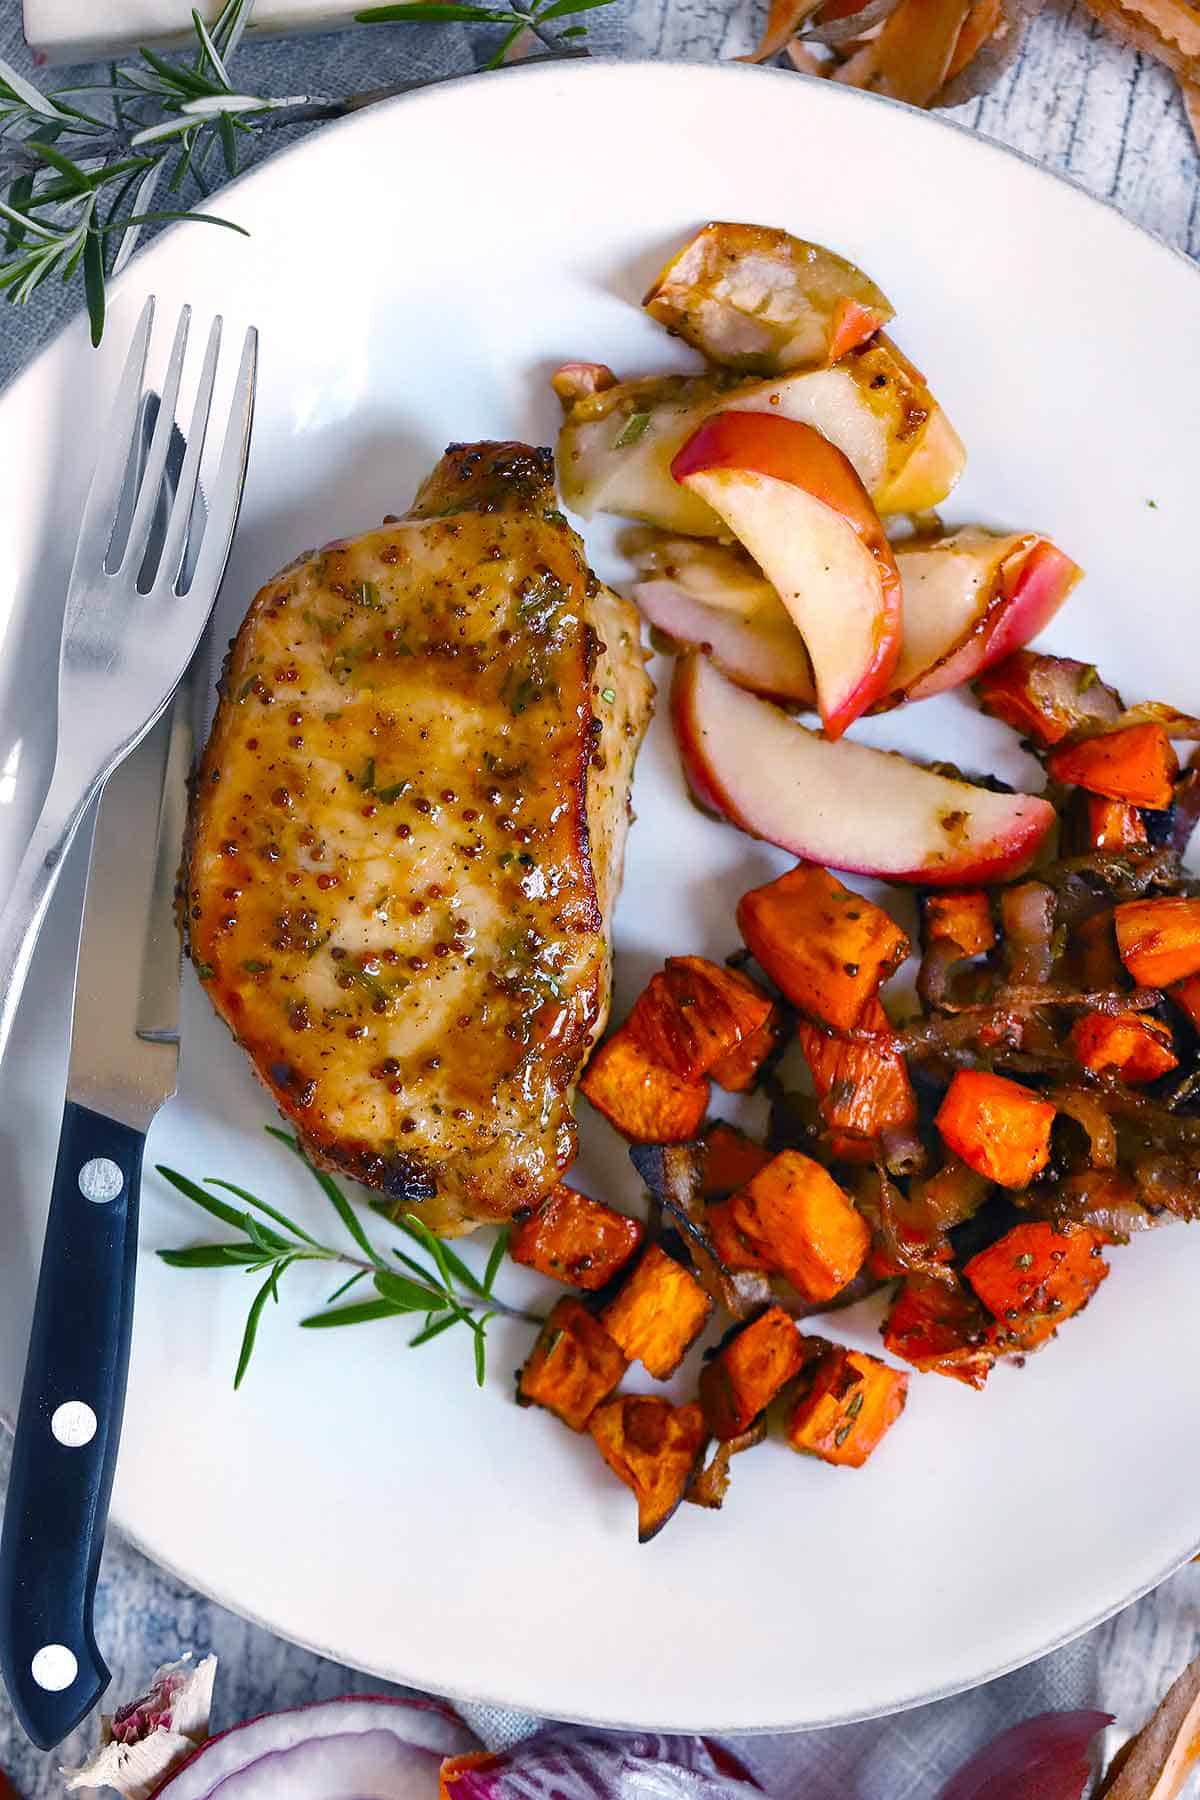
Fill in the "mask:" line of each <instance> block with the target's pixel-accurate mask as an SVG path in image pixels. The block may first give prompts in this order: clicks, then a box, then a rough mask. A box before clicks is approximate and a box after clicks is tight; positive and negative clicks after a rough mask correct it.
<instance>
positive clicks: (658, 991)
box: [624, 956, 773, 1082]
mask: <svg viewBox="0 0 1200 1800" xmlns="http://www.w3.org/2000/svg"><path fill="white" fill-rule="evenodd" d="M772 1010H773V1002H772V1000H771V998H770V996H769V995H768V994H765V993H764V992H763V990H762V988H760V987H759V985H758V983H757V982H755V981H751V980H750V977H749V976H748V975H742V974H740V973H739V972H738V971H737V970H736V969H725V968H722V967H721V965H720V963H714V962H709V961H708V960H707V959H706V958H705V957H703V956H669V957H668V958H667V962H666V966H665V968H664V969H663V971H662V973H661V974H660V975H655V976H653V977H652V979H651V980H650V982H649V983H648V985H647V987H646V988H645V990H644V992H643V993H642V994H641V995H640V997H639V999H638V1001H637V1003H636V1005H635V1006H634V1009H633V1011H632V1012H631V1013H630V1015H629V1017H628V1019H626V1021H625V1026H624V1029H625V1030H626V1031H627V1032H628V1033H629V1035H630V1037H631V1038H632V1039H633V1041H634V1042H635V1043H636V1044H637V1045H638V1047H639V1048H640V1049H641V1050H643V1051H644V1052H645V1054H646V1055H647V1056H648V1057H649V1058H650V1060H651V1061H652V1062H656V1063H659V1064H660V1065H661V1066H662V1067H663V1068H664V1069H668V1070H669V1071H670V1072H671V1074H672V1075H674V1076H675V1077H676V1078H677V1079H678V1080H679V1081H690V1082H695V1081H699V1080H700V1079H701V1078H702V1077H703V1076H705V1075H707V1074H708V1072H709V1070H710V1069H711V1068H712V1066H713V1064H714V1063H715V1062H719V1061H720V1060H721V1058H722V1057H723V1056H727V1055H728V1054H729V1053H730V1052H731V1051H735V1050H737V1048H738V1046H739V1045H740V1044H741V1043H742V1042H743V1041H744V1040H745V1039H746V1038H748V1037H750V1036H752V1035H753V1033H754V1032H756V1031H758V1030H759V1029H760V1028H761V1027H762V1026H763V1025H765V1024H766V1022H767V1020H768V1019H769V1018H770V1016H771V1012H772Z"/></svg>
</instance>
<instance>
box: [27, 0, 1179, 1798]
mask: <svg viewBox="0 0 1200 1800" xmlns="http://www.w3.org/2000/svg"><path fill="white" fill-rule="evenodd" d="M16 10H17V9H15V8H11V10H8V11H6V10H4V0H0V56H3V57H6V58H8V59H9V60H11V61H13V62H15V63H17V64H18V66H20V67H21V68H22V69H23V70H25V71H26V72H30V65H29V63H28V60H27V59H24V58H23V51H22V50H21V49H20V47H19V24H18V21H17V19H16V17H15V13H16ZM759 16H760V5H759V3H758V0H617V4H615V5H613V6H612V7H610V8H608V9H606V10H604V11H601V12H598V13H593V14H591V15H590V19H591V21H592V23H591V41H592V44H593V47H594V48H595V49H596V50H597V51H598V52H601V53H604V54H615V55H624V56H641V57H646V56H650V57H688V58H705V57H714V56H732V55H737V54H738V53H739V52H741V51H743V50H744V49H746V48H747V47H748V46H749V44H750V43H751V42H752V41H753V37H754V35H755V33H756V30H757V26H758V20H759ZM367 35H369V36H370V40H371V41H370V47H369V48H368V47H367V46H366V45H365V44H364V43H363V42H362V36H363V34H362V33H355V32H351V33H347V34H345V35H343V36H341V37H337V38H329V39H321V40H319V41H313V40H309V41H307V42H303V43H297V44H288V45H262V46H256V47H254V48H253V49H250V50H247V51H246V52H244V54H243V56H242V58H241V60H240V61H239V64H238V68H239V71H240V72H241V73H242V74H243V75H244V77H245V80H246V84H247V86H248V87H249V89H250V91H254V92H264V91H265V92H272V91H274V92H286V93H296V92H302V91H306V90H312V89H316V90H318V91H321V92H325V93H341V92H350V91H353V90H354V89H355V88H356V87H368V86H376V85H378V84H379V82H380V80H381V79H388V78H391V79H400V78H402V77H403V76H404V75H405V74H407V73H419V74H429V75H432V74H438V73H449V72H455V71H459V70H463V71H465V70H466V69H469V68H470V67H472V66H473V58H474V56H475V54H476V47H475V46H474V45H473V44H472V42H471V39H470V37H469V36H468V34H467V32H466V30H465V29H464V28H462V27H457V26H449V27H439V28H424V27H419V26H406V27H404V28H402V29H398V30H397V31H396V32H394V33H389V34H388V36H387V40H386V42H387V52H386V55H381V44H382V43H383V40H382V39H380V38H379V37H378V36H377V35H376V34H374V33H371V34H367ZM74 74H75V72H74V71H73V72H72V76H74ZM952 116H954V117H956V118H958V119H959V120H960V121H961V122H962V123H964V124H966V125H969V126H971V127H973V128H975V129H977V130H979V131H982V132H984V133H986V134H987V135H988V136H990V137H993V138H996V139H998V140H999V141H1000V142H1002V143H1005V144H1008V145H1011V146H1012V147H1014V148H1015V149H1017V150H1020V151H1022V152H1023V153H1024V154H1025V155H1027V156H1029V157H1031V158H1033V159H1034V160H1035V161H1038V162H1041V163H1043V164H1045V166H1046V167H1048V168H1051V169H1054V170H1057V171H1058V172H1060V173H1062V174H1065V175H1068V176H1070V177H1071V179H1072V180H1074V181H1076V182H1078V183H1079V184H1080V185H1081V186H1083V187H1085V188H1087V189H1088V190H1089V191H1090V192H1091V193H1093V194H1097V195H1099V196H1101V197H1102V198H1104V199H1106V200H1109V201H1111V202H1112V203H1113V204H1115V205H1116V206H1118V207H1119V208H1120V209H1121V210H1122V211H1123V212H1124V213H1126V214H1127V215H1128V216H1129V217H1130V218H1132V219H1135V220H1137V221H1138V222H1139V223H1141V224H1143V225H1145V226H1147V227H1149V229H1151V230H1152V231H1155V232H1157V233H1158V234H1159V235H1160V236H1161V237H1163V238H1165V239H1166V241H1167V242H1168V243H1170V244H1172V245H1173V246H1175V247H1176V248H1177V249H1179V250H1182V251H1184V252H1185V253H1187V254H1190V255H1192V256H1200V157H1198V156H1197V152H1196V148H1195V145H1194V143H1193V140H1192V137H1191V133H1190V131H1189V129H1188V126H1187V124H1186V122H1185V120H1184V116H1183V111H1182V107H1181V105H1180V101H1179V98H1178V93H1177V90H1176V87H1175V83H1174V81H1173V79H1172V77H1171V76H1170V75H1169V74H1168V73H1167V72H1166V70H1165V69H1163V68H1161V67H1160V66H1159V65H1158V64H1157V63H1154V62H1151V61H1149V60H1148V59H1146V58H1143V57H1140V56H1137V55H1135V54H1134V53H1133V52H1132V51H1129V50H1127V49H1125V48H1124V47H1123V46H1121V45H1118V44H1116V43H1114V42H1113V41H1112V40H1111V39H1109V38H1107V37H1106V36H1105V35H1104V34H1103V33H1102V32H1101V30H1100V28H1099V26H1098V25H1097V24H1096V23H1095V21H1094V20H1093V19H1092V18H1091V15H1090V14H1089V13H1088V12H1087V11H1086V10H1085V9H1084V8H1083V7H1082V6H1079V5H1076V6H1072V7H1064V6H1059V5H1057V4H1054V3H1053V0H1051V4H1050V5H1049V6H1047V8H1046V10H1045V11H1044V12H1043V13H1042V15H1041V16H1040V17H1039V18H1038V19H1037V20H1036V22H1035V23H1034V26H1033V28H1032V30H1031V32H1030V34H1029V37H1028V39H1027V41H1026V44H1025V47H1024V49H1023V52H1022V54H1021V56H1020V58H1019V59H1018V61H1017V62H1016V63H1015V64H1014V66H1013V68H1012V69H1010V70H1009V72H1008V73H1007V74H1006V75H1005V76H1004V78H1003V79H1002V80H1001V82H1000V84H999V86H998V87H997V88H996V89H995V91H994V92H993V93H991V94H989V95H988V96H987V97H986V98H985V99H982V100H978V101H973V102H971V103H970V104H969V105H967V106H964V107H960V108H958V109H957V111H956V112H955V114H954V115H952ZM928 204H930V205H936V204H937V199H936V196H931V197H930V198H929V201H928ZM66 310H68V309H67V308H66V307H65V306H64V303H63V302H61V301H59V300H58V298H57V296H54V295H46V296H44V297H42V296H39V302H38V304H37V305H34V306H30V307H28V308H26V309H25V310H24V311H23V312H14V310H13V309H10V308H5V309H4V312H3V315H2V328H0V382H3V380H4V379H5V378H6V377H7V376H9V375H11V374H12V373H14V372H15V369H16V368H17V367H19V366H20V364H21V362H23V361H24V360H25V359H26V357H27V356H28V355H29V354H30V353H31V352H32V350H33V349H34V348H35V347H36V346H37V344H39V343H40V342H43V341H44V340H45V339H46V338H47V337H48V336H49V335H50V334H51V333H52V332H53V331H54V330H55V329H56V328H57V325H58V323H59V322H60V321H61V318H62V317H63V316H64V314H65V311H66ZM1114 1428H1115V1427H1114ZM7 1460H8V1450H7V1443H6V1442H5V1441H3V1433H2V1432H0V1489H2V1487H3V1483H4V1477H5V1474H6V1471H7ZM1163 1478H1164V1480H1169V1479H1170V1471H1169V1470H1164V1471H1163ZM163 1504H164V1505H167V1506H169V1505H170V1488H169V1472H168V1471H164V1493H163ZM1048 1528H1049V1529H1059V1528H1061V1529H1062V1530H1063V1532H1064V1539H1065V1538H1066V1536H1067V1528H1066V1526H1065V1525H1064V1524H1063V1523H1062V1522H1059V1524H1058V1525H1056V1524H1055V1522H1053V1521H1048ZM1197 1532H1198V1534H1200V1496H1198V1497H1197ZM97 1634H98V1637H99V1640H100V1643H101V1645H102V1646H103V1648H104V1652H105V1655H106V1656H107V1657H108V1659H109V1660H110V1662H111V1664H112V1667H113V1671H114V1687H113V1690H112V1692H113V1694H114V1696H116V1697H117V1698H128V1697H130V1696H131V1695H133V1694H135V1693H136V1692H137V1691H138V1688H139V1684H140V1683H141V1682H143V1681H144V1679H145V1678H146V1676H147V1675H148V1674H149V1673H150V1671H151V1670H152V1669H153V1667H154V1666H155V1664H156V1663H158V1662H159V1661H163V1660H167V1659H169V1658H171V1657H174V1656H175V1655H177V1654H178V1653H179V1651H180V1649H181V1648H183V1647H189V1648H191V1649H193V1650H194V1651H195V1652H196V1654H197V1655H202V1654H204V1653H205V1652H206V1651H207V1650H209V1649H215V1650H216V1651H217V1652H218V1653H219V1655H220V1657H221V1662H222V1674H221V1678H220V1682H219V1690H218V1692H219V1705H218V1719H219V1722H223V1723H229V1722H232V1721H233V1720H236V1719H239V1718H244V1717H247V1716H248V1715H250V1714H253V1713H255V1712H260V1711H263V1710H265V1709H268V1708H271V1707H278V1706H283V1705H288V1704H294V1703H297V1702H300V1701H304V1700H310V1699H317V1698H323V1697H327V1696H329V1695H333V1694H337V1693H344V1692H347V1691H351V1690H352V1689H353V1688H354V1687H355V1685H356V1678H355V1676H354V1674H353V1672H352V1671H350V1670H347V1669H343V1668H340V1667H339V1666H337V1665H336V1664H333V1663H330V1662H327V1661H325V1660H324V1659H322V1658H320V1657H316V1656H313V1655H311V1654H309V1653H308V1652H307V1651H304V1650H300V1649H297V1648H295V1647H294V1646H292V1645H289V1644H286V1643H284V1642H282V1641H281V1640H280V1639H278V1638H276V1637H274V1636H273V1635H272V1634H271V1633H269V1632H267V1631H264V1630H262V1629H260V1628H259V1627H257V1626H254V1625H251V1624H248V1623H247V1622H245V1621H243V1620H241V1619H238V1618H235V1617H234V1616H233V1615H232V1614H230V1613H228V1612H226V1611H225V1610H224V1609H222V1608H220V1607H218V1606H214V1605H212V1604H210V1603H209V1602H208V1601H206V1600H204V1599H203V1598H201V1597H199V1596H198V1595H196V1594H194V1593H192V1592H191V1591H190V1590H189V1589H188V1588H186V1587H185V1586H183V1585H182V1584H181V1583H179V1582H178V1581H176V1580H174V1579H172V1578H171V1577H170V1576H169V1575H167V1574H165V1573H164V1572H162V1571H161V1570H159V1569H157V1568H155V1567H153V1566H152V1565H151V1564H150V1563H148V1562H147V1561H146V1560H145V1559H144V1558H143V1557H141V1556H140V1555H138V1553H137V1552H135V1551H134V1550H132V1549H131V1548H130V1547H128V1546H127V1545H125V1544H124V1543H122V1542H121V1541H120V1540H119V1539H114V1540H113V1541H111V1542H110V1544H109V1546H108V1550H107V1552H106V1556H105V1561H104V1569H103V1576H102V1580H101V1584H100V1592H99V1601H98V1613H97ZM1197 1650H1200V1568H1197V1567H1196V1566H1189V1567H1188V1568H1187V1569H1185V1570H1183V1571H1181V1572H1180V1573H1179V1574H1178V1575H1176V1576H1175V1577H1174V1578H1173V1579H1172V1580H1171V1581H1169V1582H1168V1583H1166V1584H1165V1585H1164V1586H1163V1587H1162V1588H1160V1589H1159V1590H1158V1592H1157V1593H1156V1594H1154V1595H1151V1596H1149V1597H1147V1598H1146V1599H1144V1600H1142V1601H1141V1602H1139V1603H1138V1604H1137V1605H1135V1606H1133V1607H1130V1608H1129V1609H1128V1610H1127V1611H1126V1612H1125V1613H1123V1614H1121V1615H1120V1616H1119V1617H1118V1618H1117V1619H1115V1620H1112V1621H1110V1622H1109V1623H1108V1624H1107V1625H1105V1626H1102V1627H1100V1628H1099V1629H1098V1630H1097V1631H1095V1632H1093V1633H1092V1634H1091V1636H1090V1637H1089V1638H1087V1639H1086V1640H1084V1641H1082V1642H1081V1643H1079V1644H1076V1645H1074V1646H1070V1647H1068V1648H1067V1649H1066V1650H1063V1651H1060V1652H1058V1653H1057V1654H1056V1655H1055V1656H1053V1657H1050V1658H1048V1659H1046V1660H1045V1661H1044V1662H1043V1663H1041V1664H1038V1665H1036V1666H1035V1667H1034V1668H1033V1669H1031V1670H1027V1671H1024V1672H1022V1673H1020V1674H1018V1675H1015V1676H1010V1677H1007V1678H1006V1679H1005V1680H1004V1681H1001V1682H997V1683H993V1684H992V1686H991V1687H990V1688H989V1689H986V1690H983V1691H982V1692H981V1693H979V1694H977V1695H975V1696H972V1697H971V1698H970V1699H969V1700H967V1699H960V1700H951V1701H946V1702H942V1703H941V1704H940V1705H939V1706H935V1707H927V1708H922V1709H920V1710H919V1711H918V1712H916V1713H912V1714H908V1715H905V1716H904V1717H903V1718H901V1719H899V1720H896V1721H894V1722H892V1723H891V1724H890V1725H889V1724H887V1723H881V1724H879V1725H877V1726H874V1727H872V1728H870V1731H869V1732H867V1733H866V1734H865V1735H862V1737H861V1744H862V1748H861V1752H859V1751H858V1750H857V1749H856V1752H855V1757H854V1768H855V1771H856V1774H855V1778H854V1792H853V1793H847V1794H846V1795H845V1800H933V1796H931V1795H930V1794H929V1793H928V1792H927V1791H925V1790H924V1789H923V1788H922V1787H921V1786H920V1785H916V1786H913V1785H911V1784H909V1785H906V1784H905V1783H904V1781H903V1780H902V1779H901V1778H898V1777H897V1776H896V1775H895V1774H892V1775H889V1777H888V1780H887V1784H886V1791H885V1789H883V1788H881V1787H880V1786H879V1785H878V1779H877V1776H875V1775H873V1774H872V1770H873V1769H876V1768H877V1767H878V1764H879V1761H880V1756H881V1754H882V1751H883V1750H884V1749H885V1748H891V1749H894V1748H895V1745H896V1743H897V1741H898V1740H900V1739H905V1740H911V1741H912V1742H914V1743H915V1742H917V1741H918V1740H919V1739H920V1738H921V1737H922V1734H926V1736H927V1734H929V1733H931V1732H936V1731H938V1730H939V1729H942V1728H943V1727H944V1725H945V1722H946V1721H947V1719H949V1718H950V1714H949V1713H948V1711H947V1709H949V1708H955V1707H957V1708H960V1709H961V1708H963V1707H964V1706H970V1707H971V1709H972V1715H971V1716H972V1719H973V1720H974V1719H978V1720H979V1728H978V1729H979V1735H980V1736H986V1735H987V1734H988V1731H989V1729H990V1730H995V1729H999V1728H1000V1727H1001V1726H1002V1725H1003V1724H1005V1723H1007V1722H1009V1721H1010V1720H1011V1719H1013V1718H1016V1717H1021V1716H1024V1714H1026V1713H1028V1712H1033V1711H1037V1710H1039V1708H1041V1707H1059V1706H1066V1705H1080V1704H1084V1705H1101V1706H1103V1707H1105V1708H1106V1709H1107V1710H1109V1711H1111V1712H1114V1713H1116V1714H1117V1715H1118V1718H1119V1719H1120V1720H1122V1721H1123V1722H1124V1723H1126V1724H1128V1725H1130V1726H1133V1725H1136V1724H1137V1723H1139V1722H1140V1720H1141V1719H1142V1718H1143V1717H1144V1715H1145V1712H1146V1710H1147V1709H1148V1708H1149V1707H1150V1706H1151V1705H1152V1704H1153V1702H1154V1701H1155V1700H1157V1698H1158V1697H1159V1696H1160V1694H1161V1693H1162V1691H1163V1689H1164V1688H1165V1687H1166V1685H1167V1684H1168V1683H1169V1681H1170V1680H1171V1678H1172V1677H1173V1676H1174V1674H1176V1673H1177V1672H1178V1670H1179V1669H1180V1668H1181V1667H1182V1665H1183V1664H1184V1663H1185V1662H1186V1661H1187V1660H1188V1659H1189V1658H1191V1657H1192V1656H1194V1655H1195V1654H1196V1653H1197ZM358 1682H361V1677H360V1678H358ZM378 1685H379V1684H378V1683H372V1686H373V1687H377V1686H378ZM851 1729H858V1728H851ZM90 1737H91V1734H90V1732H88V1731H86V1730H85V1731H84V1732H82V1733H80V1734H77V1738H76V1740H75V1741H74V1742H72V1743H71V1744H68V1745H66V1746H64V1747H63V1750H62V1752H60V1753H59V1754H58V1755H55V1756H43V1755H41V1754H40V1753H38V1752H37V1751H34V1750H33V1749H32V1748H31V1747H30V1746H29V1745H28V1744H26V1743H25V1742H24V1740H23V1739H22V1737H21V1734H20V1732H19V1730H18V1728H17V1726H16V1724H15V1722H14V1721H13V1719H12V1716H11V1714H10V1712H9V1711H8V1709H7V1706H6V1704H5V1703H4V1701H3V1698H2V1697H0V1769H4V1770H7V1772H8V1773H9V1774H10V1776H11V1777H12V1779H13V1780H14V1781H15V1783H16V1785H17V1787H18V1789H19V1790H20V1793H21V1795H22V1796H23V1800H49V1797H50V1796H52V1795H59V1794H61V1793H62V1791H63V1789H62V1783H61V1779H60V1777H59V1775H58V1773H57V1767H58V1764H59V1762H60V1761H63V1760H67V1761H70V1760H73V1759H77V1758H78V1756H80V1755H82V1753H83V1746H84V1744H85V1743H86V1742H90ZM888 1766H889V1768H892V1769H894V1768H895V1766H896V1762H895V1759H894V1758H889V1761H888Z"/></svg>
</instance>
